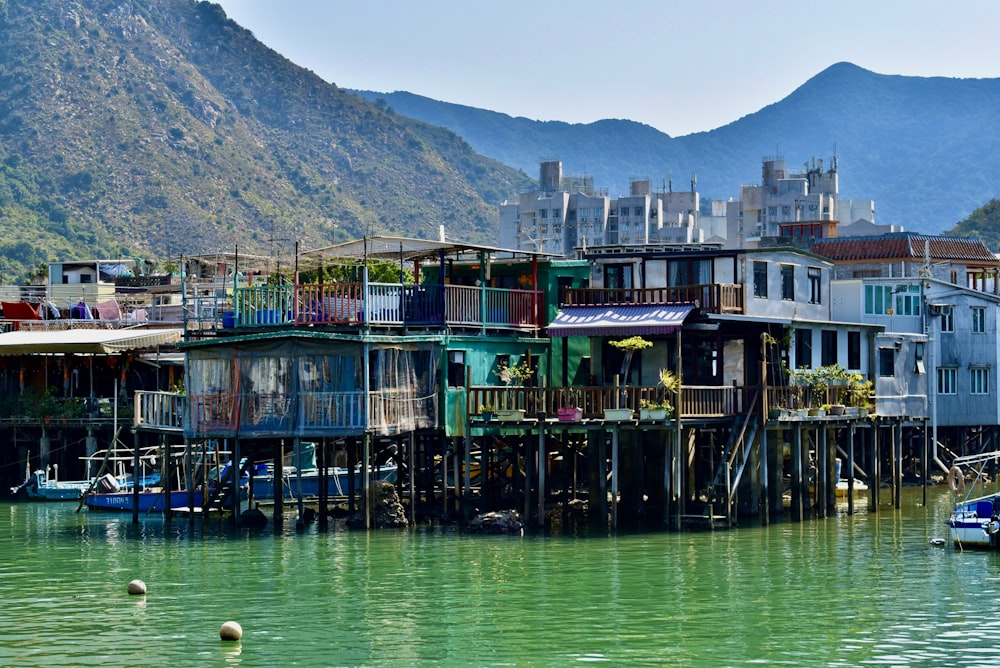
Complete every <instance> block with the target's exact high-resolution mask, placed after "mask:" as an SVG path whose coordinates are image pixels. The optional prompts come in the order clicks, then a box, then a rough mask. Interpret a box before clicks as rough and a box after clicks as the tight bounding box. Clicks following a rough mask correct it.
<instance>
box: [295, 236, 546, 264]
mask: <svg viewBox="0 0 1000 668" xmlns="http://www.w3.org/2000/svg"><path fill="white" fill-rule="evenodd" d="M442 252H443V253H444V255H445V256H446V257H450V258H452V259H469V260H475V259H478V257H479V254H480V253H485V254H487V255H491V256H493V257H494V258H497V257H510V258H515V257H520V258H530V257H538V258H561V257H562V256H561V255H555V254H551V253H533V252H530V251H524V250H515V249H511V248H499V247H496V246H483V245H480V244H470V243H462V242H458V241H447V240H445V241H433V240H430V239H411V238H407V237H387V236H375V237H363V238H361V239H355V240H353V241H347V242H344V243H342V244H336V245H333V246H326V247H323V248H316V249H313V250H307V251H302V252H300V253H299V258H300V260H303V259H304V260H313V261H316V262H321V261H324V260H329V259H334V258H336V259H341V260H343V259H350V260H363V259H365V258H370V259H378V260H403V261H404V262H408V261H413V260H427V259H436V258H438V257H439V256H440V255H441V253H442Z"/></svg>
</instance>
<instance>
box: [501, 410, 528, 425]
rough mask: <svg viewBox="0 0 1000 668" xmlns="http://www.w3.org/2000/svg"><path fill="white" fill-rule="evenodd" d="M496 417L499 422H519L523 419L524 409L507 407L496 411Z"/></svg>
mask: <svg viewBox="0 0 1000 668" xmlns="http://www.w3.org/2000/svg"><path fill="white" fill-rule="evenodd" d="M497 419H498V420H500V422H520V421H521V420H523V419H524V411H521V410H515V409H507V410H499V411H497Z"/></svg>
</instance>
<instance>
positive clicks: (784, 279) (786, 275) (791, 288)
mask: <svg viewBox="0 0 1000 668" xmlns="http://www.w3.org/2000/svg"><path fill="white" fill-rule="evenodd" d="M781 298H782V299H784V300H786V301H790V300H794V299H795V267H794V266H792V265H790V264H783V265H781Z"/></svg>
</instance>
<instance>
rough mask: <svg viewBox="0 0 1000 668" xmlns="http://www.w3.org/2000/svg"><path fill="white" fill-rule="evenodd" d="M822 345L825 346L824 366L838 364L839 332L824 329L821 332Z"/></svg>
mask: <svg viewBox="0 0 1000 668" xmlns="http://www.w3.org/2000/svg"><path fill="white" fill-rule="evenodd" d="M820 343H821V345H822V346H823V350H822V352H821V355H822V358H823V366H832V365H834V364H836V363H837V330H835V329H824V330H823V331H822V332H820Z"/></svg>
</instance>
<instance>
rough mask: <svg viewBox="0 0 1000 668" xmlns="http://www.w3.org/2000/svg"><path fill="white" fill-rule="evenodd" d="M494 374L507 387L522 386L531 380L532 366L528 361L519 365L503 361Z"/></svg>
mask: <svg viewBox="0 0 1000 668" xmlns="http://www.w3.org/2000/svg"><path fill="white" fill-rule="evenodd" d="M493 373H494V375H496V377H497V378H498V379H499V380H500V382H501V383H503V384H504V385H506V386H507V387H511V386H516V385H521V384H523V383H524V381H526V380H528V379H529V378H531V365H530V364H528V360H521V361H520V362H519V363H517V364H511V363H510V362H509V361H507V360H502V361H500V362H499V363H497V368H496V369H495V370H494V372H493Z"/></svg>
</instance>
